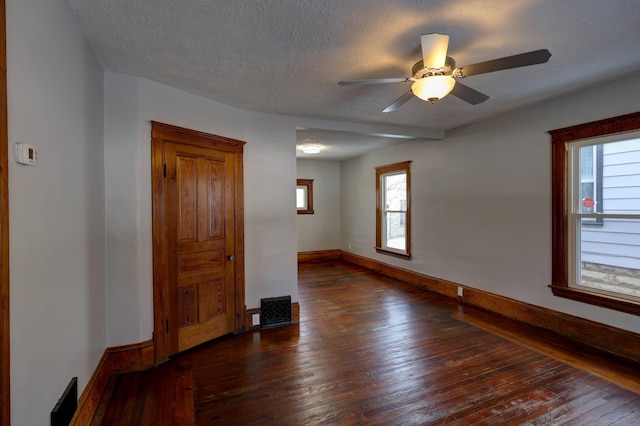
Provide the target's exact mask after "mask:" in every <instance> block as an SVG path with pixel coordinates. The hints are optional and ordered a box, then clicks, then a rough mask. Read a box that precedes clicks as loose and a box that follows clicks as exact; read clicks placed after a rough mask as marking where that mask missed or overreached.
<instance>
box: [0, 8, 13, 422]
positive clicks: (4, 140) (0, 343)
mask: <svg viewBox="0 0 640 426" xmlns="http://www.w3.org/2000/svg"><path fill="white" fill-rule="evenodd" d="M0 74H1V75H0V424H3V425H4V424H7V425H8V424H9V422H10V419H11V416H10V407H11V404H10V398H11V387H10V386H9V383H10V382H9V372H10V370H9V359H10V350H9V153H8V151H9V136H8V124H7V15H6V8H5V0H0Z"/></svg>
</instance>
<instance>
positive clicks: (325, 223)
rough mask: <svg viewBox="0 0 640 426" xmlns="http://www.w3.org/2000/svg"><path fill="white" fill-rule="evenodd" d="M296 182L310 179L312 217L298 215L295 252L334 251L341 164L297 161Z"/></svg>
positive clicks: (337, 241)
mask: <svg viewBox="0 0 640 426" xmlns="http://www.w3.org/2000/svg"><path fill="white" fill-rule="evenodd" d="M296 163H297V169H298V171H297V174H298V179H313V210H314V213H313V214H299V215H298V223H297V230H298V251H299V252H303V251H315V250H334V249H339V248H340V247H341V237H340V163H339V162H337V161H320V160H298V161H297V162H296Z"/></svg>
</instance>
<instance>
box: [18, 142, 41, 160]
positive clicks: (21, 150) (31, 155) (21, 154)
mask: <svg viewBox="0 0 640 426" xmlns="http://www.w3.org/2000/svg"><path fill="white" fill-rule="evenodd" d="M37 160H38V152H37V151H36V149H35V148H34V147H33V145H29V144H28V143H22V142H18V143H16V161H17V162H18V163H20V164H26V165H27V166H35V165H36V161H37Z"/></svg>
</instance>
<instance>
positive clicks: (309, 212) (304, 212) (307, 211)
mask: <svg viewBox="0 0 640 426" xmlns="http://www.w3.org/2000/svg"><path fill="white" fill-rule="evenodd" d="M298 214H313V210H298Z"/></svg>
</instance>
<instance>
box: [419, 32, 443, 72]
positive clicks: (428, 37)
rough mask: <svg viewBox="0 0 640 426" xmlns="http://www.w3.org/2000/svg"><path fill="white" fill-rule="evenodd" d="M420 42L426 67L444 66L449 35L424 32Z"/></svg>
mask: <svg viewBox="0 0 640 426" xmlns="http://www.w3.org/2000/svg"><path fill="white" fill-rule="evenodd" d="M420 42H421V43H422V62H423V63H424V66H425V67H426V68H442V67H444V63H445V61H446V59H447V49H448V48H449V36H448V35H444V34H438V33H431V34H423V35H421V36H420Z"/></svg>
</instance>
